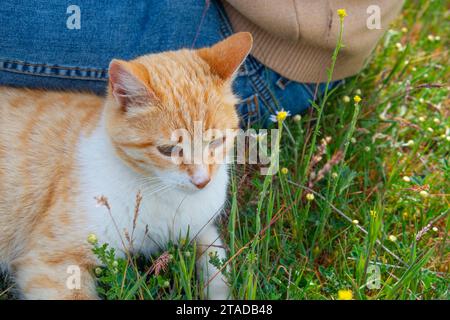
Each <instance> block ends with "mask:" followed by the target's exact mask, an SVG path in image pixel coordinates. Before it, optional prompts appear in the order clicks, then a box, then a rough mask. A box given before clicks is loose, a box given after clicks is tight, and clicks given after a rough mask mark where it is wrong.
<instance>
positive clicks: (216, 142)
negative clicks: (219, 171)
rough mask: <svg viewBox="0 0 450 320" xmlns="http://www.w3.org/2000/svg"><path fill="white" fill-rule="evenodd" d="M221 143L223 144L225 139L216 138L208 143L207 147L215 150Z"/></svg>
mask: <svg viewBox="0 0 450 320" xmlns="http://www.w3.org/2000/svg"><path fill="white" fill-rule="evenodd" d="M223 143H225V137H221V138H217V139H214V140H213V141H211V142H210V143H209V147H210V148H212V149H215V148H217V147H220V146H221V145H222V144H223Z"/></svg>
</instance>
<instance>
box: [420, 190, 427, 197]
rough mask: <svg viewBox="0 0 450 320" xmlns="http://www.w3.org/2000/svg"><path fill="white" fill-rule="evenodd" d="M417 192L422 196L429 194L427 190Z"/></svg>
mask: <svg viewBox="0 0 450 320" xmlns="http://www.w3.org/2000/svg"><path fill="white" fill-rule="evenodd" d="M419 194H420V196H421V197H423V198H426V197H428V195H429V194H428V192H426V191H425V190H422V191H420V192H419Z"/></svg>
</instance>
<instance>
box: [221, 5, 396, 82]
mask: <svg viewBox="0 0 450 320" xmlns="http://www.w3.org/2000/svg"><path fill="white" fill-rule="evenodd" d="M223 3H224V6H225V9H226V11H227V14H228V16H229V18H230V21H231V24H232V26H233V29H234V31H236V32H237V31H249V32H251V33H252V35H253V38H254V46H253V49H252V55H253V56H254V57H255V58H257V59H258V60H259V61H261V62H262V63H264V64H265V65H266V66H268V67H270V68H272V69H274V70H275V71H277V72H278V73H280V74H281V75H283V76H284V77H286V78H288V79H291V80H295V81H299V82H324V81H326V79H327V72H326V70H327V68H328V67H329V66H330V62H331V56H332V54H333V50H334V48H335V45H336V41H337V37H338V31H339V17H338V15H337V13H336V11H337V9H341V8H343V9H345V10H346V11H347V15H348V16H347V17H345V20H344V36H343V39H344V40H343V43H344V47H343V48H342V49H341V51H340V53H339V56H338V60H337V63H336V67H335V70H334V73H333V80H337V79H342V78H345V77H348V76H351V75H354V74H356V73H358V71H360V70H361V68H362V67H363V66H364V63H365V61H366V60H367V58H368V57H369V55H370V53H371V51H372V50H373V48H374V47H375V45H376V43H377V41H378V40H379V38H380V37H381V36H382V35H383V33H384V32H385V31H386V30H387V28H388V26H389V24H390V22H391V21H392V20H393V19H394V18H395V17H396V16H397V14H398V13H399V12H400V9H401V6H402V4H403V1H402V0H225V1H223ZM371 6H378V7H379V8H380V17H381V29H369V28H368V27H367V21H369V23H370V22H371V20H370V19H371V17H372V16H373V12H374V11H373V10H377V8H376V7H375V8H374V7H371Z"/></svg>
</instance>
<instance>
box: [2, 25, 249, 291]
mask: <svg viewBox="0 0 450 320" xmlns="http://www.w3.org/2000/svg"><path fill="white" fill-rule="evenodd" d="M250 46H251V37H250V35H249V34H247V33H240V34H237V35H235V36H233V37H231V38H229V39H227V40H225V41H223V42H221V43H219V44H218V45H216V46H213V47H211V48H206V49H202V50H180V51H174V52H165V53H161V54H153V55H146V56H142V57H140V58H138V59H136V60H133V61H129V62H125V61H118V60H115V61H113V62H112V64H111V68H110V70H111V71H110V79H111V80H110V85H109V90H108V94H107V96H106V97H105V98H101V97H98V96H95V95H92V94H87V93H69V92H51V91H42V90H29V89H18V88H10V87H0V264H3V265H4V266H6V267H7V270H9V271H10V272H11V273H12V275H13V278H14V279H15V284H16V288H17V290H18V292H19V293H20V295H21V297H24V298H30V299H95V298H97V294H96V290H95V282H94V277H92V275H91V270H92V267H93V266H94V265H95V264H97V263H98V261H96V259H95V257H94V256H93V255H92V254H91V250H90V249H91V246H90V245H89V244H88V243H87V242H86V238H87V235H88V234H89V232H90V231H91V230H92V228H94V227H93V226H92V225H91V224H92V222H91V220H89V219H90V218H89V214H90V212H88V210H87V209H86V207H84V206H82V205H81V204H80V201H79V199H81V198H80V197H83V194H84V193H86V189H85V188H86V185H85V184H84V182H83V183H82V181H87V180H86V179H87V178H85V177H83V176H82V175H83V173H82V170H81V169H82V167H83V163H82V162H81V160H80V159H79V154H80V152H81V151H80V145H81V142H80V141H81V139H84V140H85V141H89V139H94V138H95V137H96V134H97V133H98V132H99V130H103V129H102V125H104V130H105V131H106V134H105V137H107V138H105V139H109V140H110V141H111V145H112V146H113V148H114V150H115V156H116V157H118V159H120V160H121V162H122V163H123V164H124V165H125V166H127V167H128V168H130V169H131V170H132V171H133V172H135V174H136V175H139V176H142V177H148V176H154V175H155V174H156V173H158V172H159V171H161V172H166V171H171V172H174V174H178V175H181V174H184V175H185V176H186V177H187V179H191V178H192V179H194V178H195V177H194V176H193V175H195V171H196V166H195V165H191V164H179V165H175V164H173V163H172V162H171V161H170V160H169V159H168V158H167V157H165V156H163V155H162V154H161V153H160V152H159V151H158V149H157V147H158V146H161V145H164V144H168V143H173V142H172V141H171V140H170V139H171V132H172V131H173V130H176V129H179V128H183V129H186V130H187V131H188V132H190V133H192V130H193V123H194V121H201V122H202V123H203V127H204V128H205V130H206V129H209V128H216V129H219V130H225V129H228V128H237V127H238V116H237V114H236V111H235V108H234V104H235V103H236V101H237V100H236V97H235V96H234V95H233V93H232V91H231V82H232V78H233V74H234V73H235V71H236V69H237V68H238V67H239V65H240V63H241V62H242V61H243V59H244V58H245V56H246V55H247V54H248V52H249V50H250ZM227 57H228V59H227ZM227 147H229V145H228V143H227ZM105 156H107V155H105ZM217 168H218V166H217V165H215V164H210V165H209V166H208V168H207V170H206V171H207V173H203V174H207V175H208V178H209V179H212V181H213V180H214V175H215V172H216V171H217V170H218V169H217ZM155 171H157V172H156V173H155ZM103 178H104V177H101V176H99V177H98V179H100V180H101V179H103ZM192 181H194V180H192ZM208 181H209V180H207V181H206V183H208ZM124 183H125V182H124ZM201 183H205V181H203V182H201ZM201 183H198V184H197V187H199V188H200V185H201ZM211 183H212V182H211ZM118 187H119V186H118ZM203 187H205V186H203V185H201V188H203ZM207 188H208V187H206V188H205V189H207ZM211 188H213V187H211ZM102 192H103V191H102V190H98V193H99V194H101V193H102ZM199 192H205V194H206V192H207V190H201V191H199ZM99 194H90V195H87V196H86V197H87V198H86V199H88V200H87V201H89V199H92V198H93V197H94V196H98V195H99ZM131 196H132V197H134V196H135V195H131ZM143 196H144V200H145V197H146V195H145V193H144V194H143ZM89 197H92V198H89ZM110 200H112V201H113V200H114V199H110ZM220 205H221V204H220ZM89 208H90V207H89ZM158 214H159V213H158ZM105 219H106V216H105ZM212 233H214V232H212ZM208 241H209V240H208ZM69 265H77V266H79V267H80V269H81V274H82V279H81V287H80V289H75V290H73V289H70V288H68V287H67V285H66V281H67V278H68V273H67V267H68V266H69ZM218 286H220V284H218ZM217 297H222V296H219V295H217Z"/></svg>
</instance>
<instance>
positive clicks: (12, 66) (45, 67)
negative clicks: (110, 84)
mask: <svg viewBox="0 0 450 320" xmlns="http://www.w3.org/2000/svg"><path fill="white" fill-rule="evenodd" d="M8 64H9V66H8ZM20 67H23V68H30V67H31V68H41V70H39V71H34V70H20ZM0 70H2V71H6V72H12V73H19V74H26V75H35V76H41V77H55V78H64V79H76V80H98V81H107V80H108V76H107V70H106V69H97V68H82V67H69V66H67V67H63V66H53V65H49V64H42V63H29V62H25V61H19V60H8V59H0ZM63 71H66V72H69V73H70V72H86V73H89V74H91V75H67V74H61V72H63ZM92 74H94V75H92Z"/></svg>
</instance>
